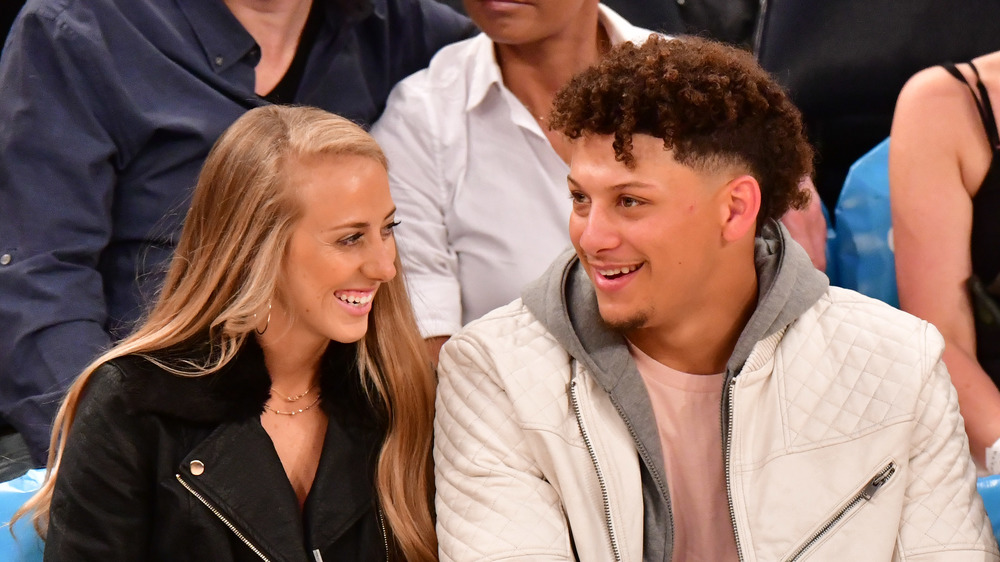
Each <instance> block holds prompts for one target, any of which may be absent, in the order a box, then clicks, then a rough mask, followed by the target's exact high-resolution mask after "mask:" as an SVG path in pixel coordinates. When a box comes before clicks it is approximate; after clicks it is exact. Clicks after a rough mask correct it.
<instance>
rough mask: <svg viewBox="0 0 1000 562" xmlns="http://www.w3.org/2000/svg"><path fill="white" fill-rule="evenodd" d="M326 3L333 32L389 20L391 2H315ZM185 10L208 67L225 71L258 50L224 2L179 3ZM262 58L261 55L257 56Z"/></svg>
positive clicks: (194, 0)
mask: <svg viewBox="0 0 1000 562" xmlns="http://www.w3.org/2000/svg"><path fill="white" fill-rule="evenodd" d="M314 1H316V2H323V4H325V12H326V13H325V18H324V19H325V21H326V22H327V25H329V27H330V29H339V27H340V26H341V25H343V24H345V23H347V24H350V23H356V22H359V21H362V20H364V19H366V18H368V17H369V16H371V15H375V16H376V17H378V18H379V19H385V17H386V12H387V9H388V7H387V0H314ZM177 4H178V5H179V6H180V8H181V11H182V12H184V16H185V17H186V18H187V20H188V23H189V24H190V25H191V28H192V29H193V30H194V33H195V35H197V37H198V42H199V43H200V44H201V48H202V50H203V51H204V53H205V59H206V60H207V61H208V65H209V66H210V67H211V68H212V69H213V70H214V71H215V72H216V73H219V72H224V71H225V70H227V69H228V68H229V67H230V66H232V65H233V64H235V63H236V62H237V61H239V60H240V59H242V58H243V57H245V56H247V54H248V53H250V52H251V51H253V50H255V49H257V48H258V47H257V42H256V41H254V38H253V37H252V36H251V35H250V33H248V32H247V30H246V29H245V28H244V27H243V24H241V23H240V22H239V20H238V19H236V16H234V15H233V13H232V12H231V11H230V10H229V8H228V7H226V4H225V2H223V0H177ZM257 56H258V57H259V56H260V55H259V54H258V55H257Z"/></svg>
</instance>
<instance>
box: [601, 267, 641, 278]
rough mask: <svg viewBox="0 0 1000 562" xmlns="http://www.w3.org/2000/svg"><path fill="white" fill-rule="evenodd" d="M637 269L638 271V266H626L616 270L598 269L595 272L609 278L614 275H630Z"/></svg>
mask: <svg viewBox="0 0 1000 562" xmlns="http://www.w3.org/2000/svg"><path fill="white" fill-rule="evenodd" d="M637 269H639V266H638V265H627V266H625V267H619V268H617V269H598V270H597V272H598V273H600V274H601V275H603V276H605V277H611V276H614V275H623V274H625V273H632V272H633V271H635V270H637Z"/></svg>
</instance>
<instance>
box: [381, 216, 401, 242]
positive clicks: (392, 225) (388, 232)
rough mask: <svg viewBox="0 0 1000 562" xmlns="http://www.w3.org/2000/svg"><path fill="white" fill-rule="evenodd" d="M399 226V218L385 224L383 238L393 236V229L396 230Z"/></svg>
mask: <svg viewBox="0 0 1000 562" xmlns="http://www.w3.org/2000/svg"><path fill="white" fill-rule="evenodd" d="M397 226H399V221H398V220H394V221H392V222H391V223H389V224H387V225H385V227H383V228H382V238H388V237H390V236H392V231H394V230H396V227H397Z"/></svg>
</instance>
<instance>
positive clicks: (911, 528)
mask: <svg viewBox="0 0 1000 562" xmlns="http://www.w3.org/2000/svg"><path fill="white" fill-rule="evenodd" d="M924 339H925V341H924V345H925V346H926V347H925V349H926V352H925V354H924V357H925V358H926V360H927V361H928V363H927V364H926V365H925V366H924V368H923V369H921V371H922V372H923V373H924V375H923V376H924V381H923V385H922V388H921V390H920V395H919V398H918V410H917V418H916V420H915V427H914V430H913V433H912V435H913V443H912V444H911V447H910V450H911V451H912V452H913V454H912V456H911V458H910V470H909V471H908V479H909V480H908V481H907V489H906V498H905V501H906V503H905V505H904V506H903V518H902V521H901V523H900V529H899V542H898V543H897V552H896V556H895V558H896V559H897V560H907V561H914V560H997V559H998V558H997V543H996V541H995V539H994V538H993V532H992V530H991V528H990V524H989V520H988V519H987V518H986V513H985V511H984V510H983V502H982V500H981V498H980V497H979V494H978V493H977V492H976V468H975V465H974V464H973V461H972V457H971V456H970V454H969V443H968V439H967V437H966V435H965V426H964V423H963V421H962V416H961V415H960V414H959V411H958V396H957V394H956V392H955V388H954V387H953V386H952V384H951V377H950V376H949V375H948V370H947V368H946V367H945V365H944V362H943V361H942V360H941V353H942V351H943V350H944V340H943V339H942V338H941V335H940V334H939V333H938V332H937V330H935V329H934V328H933V327H931V326H930V325H926V331H925V338H924ZM963 552H964V553H965V556H963V554H962V553H963Z"/></svg>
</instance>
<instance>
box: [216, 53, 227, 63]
mask: <svg viewBox="0 0 1000 562" xmlns="http://www.w3.org/2000/svg"><path fill="white" fill-rule="evenodd" d="M224 62H226V59H224V58H222V56H221V55H220V56H217V57H215V66H222V63H224Z"/></svg>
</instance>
